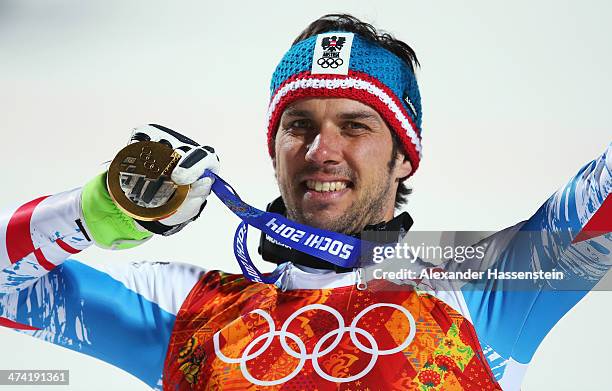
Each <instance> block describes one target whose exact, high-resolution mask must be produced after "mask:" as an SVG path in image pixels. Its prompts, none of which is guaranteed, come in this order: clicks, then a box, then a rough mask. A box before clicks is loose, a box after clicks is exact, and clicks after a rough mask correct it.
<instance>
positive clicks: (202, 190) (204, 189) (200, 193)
mask: <svg viewBox="0 0 612 391" xmlns="http://www.w3.org/2000/svg"><path fill="white" fill-rule="evenodd" d="M213 182H214V180H213V179H212V178H209V177H206V178H202V179H200V180H197V181H195V182H194V183H192V184H191V187H190V188H189V197H204V198H206V197H208V195H209V194H210V189H211V188H212V185H213Z"/></svg>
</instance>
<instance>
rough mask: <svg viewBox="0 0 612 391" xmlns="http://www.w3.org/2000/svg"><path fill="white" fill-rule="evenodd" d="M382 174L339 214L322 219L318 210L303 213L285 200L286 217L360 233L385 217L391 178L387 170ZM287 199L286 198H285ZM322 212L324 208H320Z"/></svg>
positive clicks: (334, 229) (348, 232)
mask: <svg viewBox="0 0 612 391" xmlns="http://www.w3.org/2000/svg"><path fill="white" fill-rule="evenodd" d="M382 176H384V177H385V178H384V180H381V181H380V182H379V183H378V184H376V185H375V186H372V187H371V188H369V189H365V190H364V192H363V194H362V195H361V196H360V197H359V198H358V199H357V200H355V201H354V202H353V203H352V204H351V205H349V206H348V208H347V209H346V212H345V213H344V214H342V215H340V216H334V217H333V218H329V219H325V220H324V221H322V219H321V218H320V215H319V213H317V212H318V211H314V212H308V213H304V210H303V209H301V208H297V207H296V205H291V202H286V204H285V206H286V208H287V217H288V218H289V219H291V220H293V221H297V222H298V223H302V224H306V225H309V226H311V227H316V228H320V229H325V230H328V231H334V232H340V233H343V234H347V235H354V234H358V233H360V232H361V231H362V230H363V229H364V228H365V227H366V226H367V225H369V224H378V223H381V222H383V221H384V219H385V205H386V203H387V200H388V197H389V192H390V191H391V189H392V184H393V180H392V178H391V175H390V173H389V172H383V173H381V175H380V176H379V177H382ZM285 199H287V198H285ZM321 213H324V208H322V209H321Z"/></svg>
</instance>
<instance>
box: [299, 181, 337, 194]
mask: <svg viewBox="0 0 612 391" xmlns="http://www.w3.org/2000/svg"><path fill="white" fill-rule="evenodd" d="M306 187H307V188H308V189H310V190H314V191H320V192H327V191H340V190H343V189H346V182H319V181H312V180H309V181H306Z"/></svg>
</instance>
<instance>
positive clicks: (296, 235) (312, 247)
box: [201, 170, 362, 284]
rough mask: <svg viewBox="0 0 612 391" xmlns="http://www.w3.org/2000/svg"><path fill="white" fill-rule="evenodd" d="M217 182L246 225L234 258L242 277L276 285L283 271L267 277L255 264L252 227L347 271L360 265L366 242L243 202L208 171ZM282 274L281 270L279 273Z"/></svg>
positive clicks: (223, 198) (237, 239)
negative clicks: (249, 238) (250, 242)
mask: <svg viewBox="0 0 612 391" xmlns="http://www.w3.org/2000/svg"><path fill="white" fill-rule="evenodd" d="M205 177H209V178H212V179H213V180H214V182H213V185H212V191H213V192H214V193H215V195H216V196H217V197H219V199H220V200H221V201H222V202H223V203H224V204H225V206H227V207H228V208H229V209H230V210H231V211H232V212H234V214H235V215H236V216H238V217H239V218H240V219H241V220H242V222H241V223H240V224H239V225H238V228H237V229H236V233H235V235H234V255H235V256H236V260H237V261H238V264H239V265H240V269H242V273H243V274H244V276H245V277H247V278H248V279H249V280H251V281H255V282H263V283H266V284H272V283H274V282H276V280H277V279H278V278H279V275H280V271H277V272H276V273H272V274H271V275H268V276H265V275H263V274H262V273H261V272H260V271H259V270H257V268H256V267H255V265H254V264H253V261H251V257H250V256H249V253H248V250H247V247H246V243H247V232H248V226H249V225H252V226H253V227H255V228H257V229H259V230H261V231H262V232H264V233H265V234H267V235H268V236H269V237H270V238H272V239H273V240H274V241H275V242H276V243H278V244H280V245H283V246H287V247H290V248H294V249H296V250H298V251H301V252H304V253H306V254H309V255H312V256H315V257H317V258H319V259H322V260H325V261H327V262H329V263H332V264H334V265H337V266H340V267H343V268H353V267H355V266H356V265H357V264H358V261H359V259H360V253H361V251H362V241H361V240H360V239H357V238H354V237H352V236H348V235H344V234H341V233H338V232H332V231H326V230H322V229H318V228H314V227H310V226H307V225H304V224H300V223H297V222H295V221H291V220H289V219H287V218H286V217H284V216H282V215H280V214H278V213H271V212H264V211H262V210H259V209H257V208H254V207H252V206H251V205H249V204H247V203H246V202H244V201H242V200H241V199H240V197H239V196H238V194H237V193H236V191H235V190H234V189H233V188H232V187H231V186H230V185H229V184H228V183H227V182H225V181H224V180H223V179H222V178H220V177H219V176H218V175H216V174H215V173H213V172H211V171H209V170H206V171H205V172H204V174H203V175H202V176H201V178H205ZM277 270H279V269H277Z"/></svg>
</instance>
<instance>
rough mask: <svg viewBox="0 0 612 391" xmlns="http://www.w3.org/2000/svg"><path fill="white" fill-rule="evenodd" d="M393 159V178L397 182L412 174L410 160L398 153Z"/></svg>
mask: <svg viewBox="0 0 612 391" xmlns="http://www.w3.org/2000/svg"><path fill="white" fill-rule="evenodd" d="M395 158H396V159H397V161H396V164H395V174H396V176H395V178H396V179H398V180H401V179H403V178H406V177H407V176H408V175H410V173H411V172H412V164H411V163H410V160H409V159H408V158H407V157H406V156H405V155H404V154H403V153H398V154H397V156H396V157H395Z"/></svg>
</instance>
